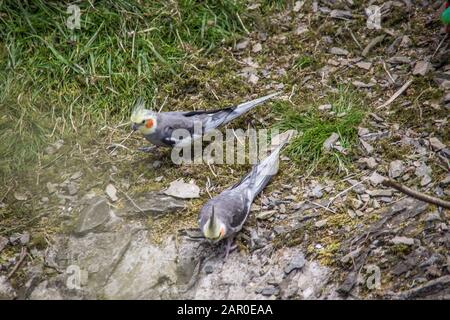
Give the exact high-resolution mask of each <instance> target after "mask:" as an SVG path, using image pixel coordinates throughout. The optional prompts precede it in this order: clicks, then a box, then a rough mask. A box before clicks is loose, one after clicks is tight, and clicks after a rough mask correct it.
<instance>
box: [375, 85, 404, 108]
mask: <svg viewBox="0 0 450 320" xmlns="http://www.w3.org/2000/svg"><path fill="white" fill-rule="evenodd" d="M412 82H413V80H412V79H410V80H408V81H406V83H405V84H404V85H403V86H402V87H401V88H400V89H398V91H397V92H396V93H394V95H393V96H392V97H390V98H389V100H388V101H386V102H385V103H383V104H382V105H381V106H379V107H377V109H383V108H386V107H387V106H388V105H390V104H391V103H392V102H394V101H395V99H397V98H398V97H399V96H400V95H401V94H402V93H403V92H405V90H406V89H408V87H409V86H410V85H411V83H412Z"/></svg>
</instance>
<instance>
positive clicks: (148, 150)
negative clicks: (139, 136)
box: [138, 146, 157, 153]
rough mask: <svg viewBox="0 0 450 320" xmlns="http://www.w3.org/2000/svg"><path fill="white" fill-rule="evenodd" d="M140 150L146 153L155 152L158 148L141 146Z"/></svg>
mask: <svg viewBox="0 0 450 320" xmlns="http://www.w3.org/2000/svg"><path fill="white" fill-rule="evenodd" d="M138 150H139V151H141V152H145V153H153V152H155V150H157V146H148V147H139V148H138Z"/></svg>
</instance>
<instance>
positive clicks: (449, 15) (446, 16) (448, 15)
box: [441, 7, 450, 24]
mask: <svg viewBox="0 0 450 320" xmlns="http://www.w3.org/2000/svg"><path fill="white" fill-rule="evenodd" d="M441 20H442V21H443V22H444V23H445V24H450V7H448V8H447V9H445V11H444V12H442V14H441Z"/></svg>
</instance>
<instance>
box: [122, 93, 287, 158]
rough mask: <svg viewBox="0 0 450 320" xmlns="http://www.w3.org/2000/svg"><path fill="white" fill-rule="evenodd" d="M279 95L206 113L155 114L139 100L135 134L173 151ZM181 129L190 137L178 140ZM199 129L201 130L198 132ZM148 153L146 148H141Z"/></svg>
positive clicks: (132, 118)
mask: <svg viewBox="0 0 450 320" xmlns="http://www.w3.org/2000/svg"><path fill="white" fill-rule="evenodd" d="M278 94H279V92H278V93H273V94H269V95H267V96H264V97H261V98H258V99H255V100H252V101H248V102H244V103H242V104H240V105H238V106H235V107H228V108H225V109H219V110H204V111H187V112H183V111H172V112H159V113H158V112H153V111H151V110H147V109H145V108H144V103H143V101H142V100H140V101H139V102H138V103H137V104H136V106H135V108H134V110H133V112H132V115H131V122H132V128H133V130H135V131H136V130H137V131H139V132H141V133H142V134H143V135H144V137H145V139H147V140H148V141H150V142H151V143H152V144H154V145H156V146H166V147H174V146H179V145H184V144H185V143H190V142H191V141H192V140H195V139H197V138H199V137H200V136H202V135H204V134H206V133H208V132H209V131H211V130H213V129H216V128H218V127H220V126H223V125H225V124H227V123H229V122H230V121H232V120H234V119H236V118H237V117H239V116H240V115H242V114H244V113H245V112H247V111H249V110H250V109H252V108H254V107H256V106H257V105H259V104H261V103H263V102H264V101H266V100H268V99H270V98H272V97H275V96H276V95H278ZM177 129H182V130H183V131H184V132H186V133H187V134H188V135H189V137H187V136H184V137H183V136H179V135H178V134H177V133H178V132H180V131H178V132H176V131H175V130H177ZM198 129H200V130H198ZM142 150H145V148H142Z"/></svg>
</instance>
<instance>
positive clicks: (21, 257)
mask: <svg viewBox="0 0 450 320" xmlns="http://www.w3.org/2000/svg"><path fill="white" fill-rule="evenodd" d="M26 256H27V247H22V251H21V252H20V258H19V261H18V262H17V263H16V265H15V266H14V268H13V269H12V270H11V272H10V273H9V274H8V276H7V277H6V279H7V280H9V279H11V277H12V276H13V275H14V273H16V271H17V270H19V267H20V265H21V264H22V262H23V260H25V258H26Z"/></svg>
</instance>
